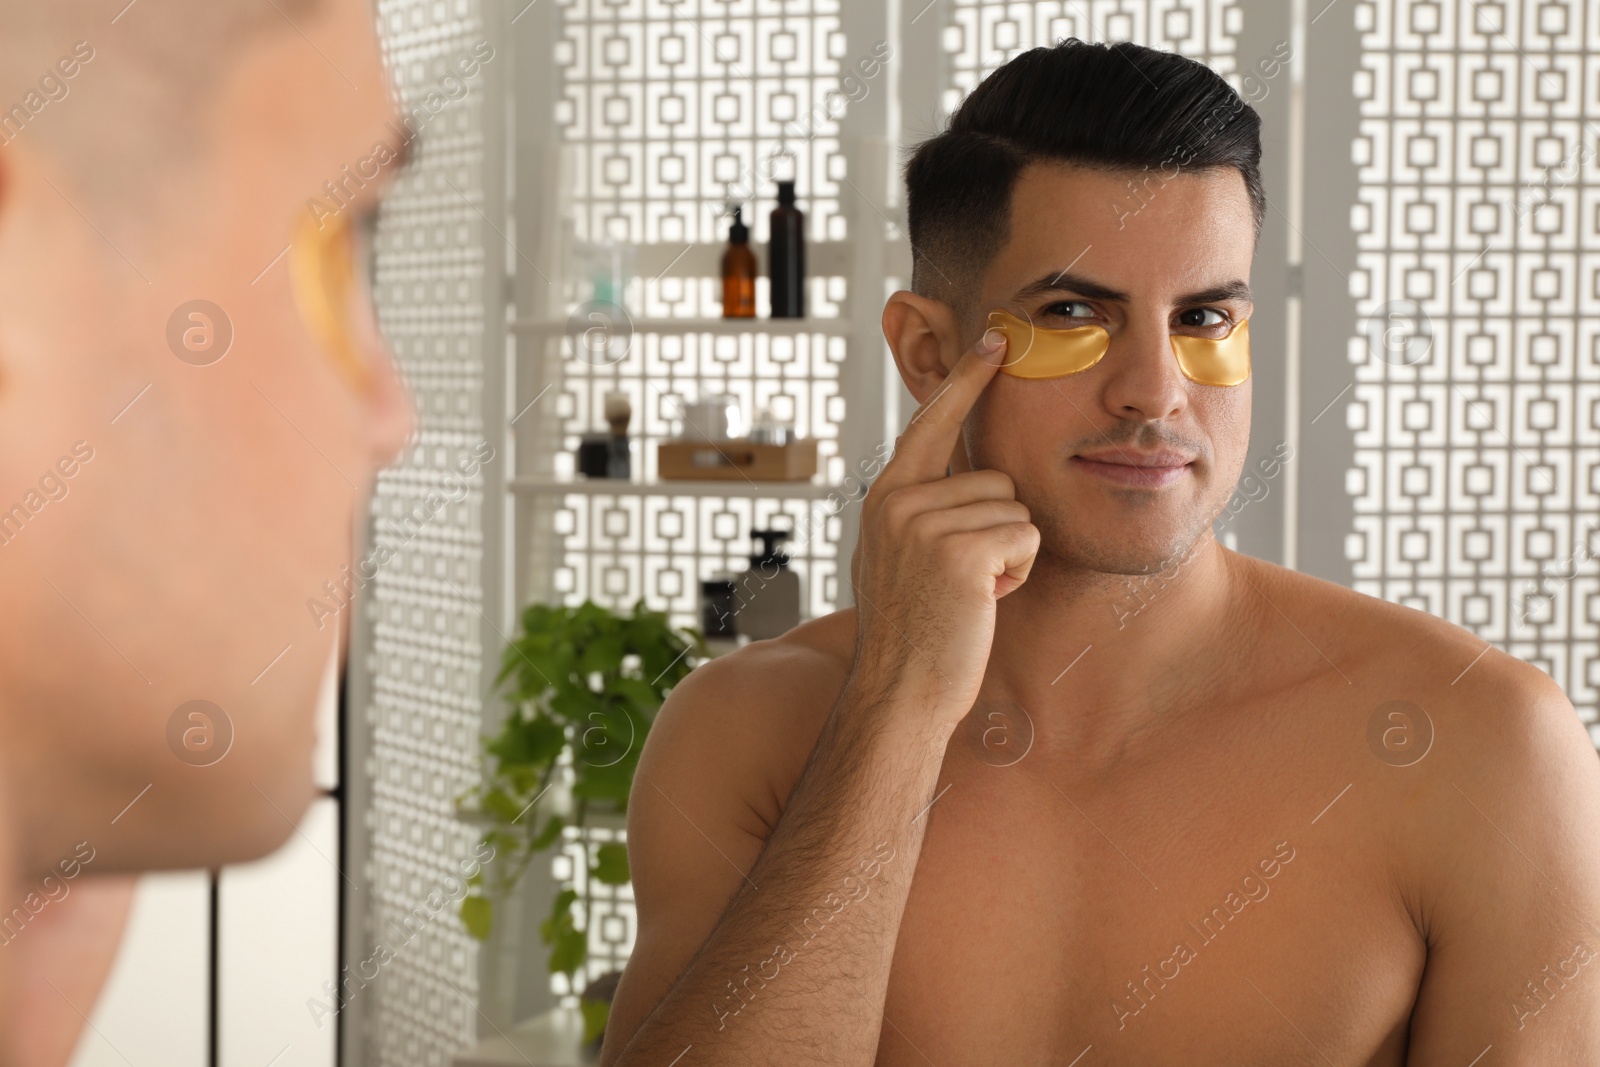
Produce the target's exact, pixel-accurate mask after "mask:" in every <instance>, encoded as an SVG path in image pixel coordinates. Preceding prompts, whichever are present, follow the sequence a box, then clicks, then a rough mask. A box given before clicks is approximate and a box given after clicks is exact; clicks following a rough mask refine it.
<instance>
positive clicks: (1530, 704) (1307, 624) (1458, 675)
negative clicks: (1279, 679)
mask: <svg viewBox="0 0 1600 1067" xmlns="http://www.w3.org/2000/svg"><path fill="white" fill-rule="evenodd" d="M1232 558H1233V562H1234V563H1235V564H1236V565H1237V567H1236V573H1238V574H1240V575H1241V576H1242V577H1243V579H1244V581H1245V582H1246V583H1247V585H1248V587H1249V588H1250V589H1253V590H1254V593H1255V594H1256V595H1257V597H1258V599H1259V601H1260V604H1261V607H1260V613H1261V615H1262V617H1263V618H1264V619H1266V620H1268V623H1269V624H1270V622H1271V621H1272V620H1277V621H1278V622H1280V623H1281V624H1282V629H1281V632H1282V633H1283V634H1285V635H1286V637H1285V640H1288V639H1294V640H1298V641H1300V642H1302V643H1303V644H1307V645H1310V646H1312V647H1314V648H1316V649H1317V650H1318V651H1320V652H1321V653H1322V654H1323V655H1324V657H1325V658H1326V660H1327V661H1328V662H1330V663H1331V664H1332V665H1333V666H1335V667H1337V668H1338V669H1339V671H1340V672H1342V673H1343V674H1344V675H1346V676H1347V680H1348V681H1349V682H1350V683H1351V684H1353V685H1357V686H1361V685H1363V683H1365V684H1367V685H1376V686H1379V687H1382V688H1387V689H1389V690H1392V691H1393V692H1394V693H1395V695H1396V697H1397V698H1402V697H1405V696H1406V695H1408V694H1409V695H1411V696H1412V697H1413V698H1415V697H1416V696H1418V695H1423V694H1427V695H1430V696H1432V697H1433V698H1434V699H1435V700H1442V701H1443V702H1444V705H1443V706H1445V707H1448V708H1449V709H1459V710H1460V711H1461V712H1462V713H1464V714H1466V715H1467V716H1468V717H1469V718H1470V717H1473V716H1475V715H1488V716H1490V717H1491V718H1492V719H1493V723H1490V722H1484V723H1477V724H1475V726H1476V727H1482V728H1487V727H1490V726H1491V725H1498V726H1500V727H1504V728H1516V725H1517V721H1518V720H1519V719H1520V718H1521V717H1522V716H1523V715H1525V714H1531V713H1533V712H1534V711H1535V709H1538V710H1539V711H1551V710H1557V711H1564V712H1565V715H1566V717H1567V718H1569V719H1571V720H1572V723H1573V724H1575V723H1577V718H1576V714H1575V713H1574V712H1573V710H1572V705H1571V703H1570V702H1569V701H1568V700H1567V698H1566V696H1565V694H1564V693H1562V691H1561V688H1560V686H1558V685H1557V684H1556V682H1555V681H1554V680H1553V679H1552V678H1551V677H1550V676H1549V675H1548V674H1546V673H1545V672H1544V671H1542V670H1540V669H1539V668H1538V667H1536V666H1534V665H1533V664H1531V663H1528V662H1527V661H1525V660H1522V659H1518V658H1517V657H1515V656H1511V655H1508V654H1506V653H1505V652H1502V651H1500V649H1499V648H1497V647H1496V646H1495V645H1494V643H1492V642H1490V641H1487V640H1485V639H1484V638H1482V637H1480V636H1478V635H1477V634H1476V633H1474V632H1472V631H1471V630H1468V629H1466V628H1465V627H1462V626H1458V625H1456V624H1455V623H1453V622H1450V621H1448V620H1446V619H1441V618H1439V617H1438V616H1436V615H1433V614H1430V613H1429V612H1426V611H1421V610H1419V609H1417V608H1412V607H1408V606H1407V605H1404V604H1396V603H1393V602H1391V601H1387V600H1381V599H1379V598H1377V597H1373V596H1369V595H1367V594H1365V593H1359V592H1356V591H1355V590H1353V589H1350V588H1348V587H1346V586H1343V585H1339V584H1338V583H1336V582H1330V581H1327V580H1325V579H1322V578H1317V577H1315V576H1313V575H1309V574H1302V573H1300V572H1298V571H1293V570H1289V569H1288V568H1286V567H1280V566H1278V565H1277V564H1274V563H1269V562H1266V561H1264V560H1259V559H1253V558H1250V557H1245V556H1238V555H1237V554H1235V555H1233V557H1232ZM1419 702H1420V701H1419ZM1522 725H1523V726H1528V725H1531V723H1529V722H1523V723H1522ZM1569 725H1570V724H1569ZM1567 732H1571V731H1567ZM1577 733H1579V734H1582V733H1583V731H1582V730H1581V728H1580V729H1579V730H1578V731H1577Z"/></svg>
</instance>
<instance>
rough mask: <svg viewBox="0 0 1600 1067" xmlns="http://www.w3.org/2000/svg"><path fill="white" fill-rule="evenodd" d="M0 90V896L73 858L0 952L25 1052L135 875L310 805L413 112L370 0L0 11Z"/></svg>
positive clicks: (104, 962) (16, 2)
mask: <svg viewBox="0 0 1600 1067" xmlns="http://www.w3.org/2000/svg"><path fill="white" fill-rule="evenodd" d="M0 109H3V110H0V294H3V297H0V519H9V522H7V523H5V524H4V530H5V534H4V536H3V537H0V605H4V612H5V628H4V638H3V640H0V726H3V730H0V733H3V736H4V738H5V743H4V744H3V745H0V893H3V894H4V899H3V903H0V916H4V915H10V914H13V913H14V912H15V909H17V908H22V910H23V912H24V913H28V908H27V907H26V905H25V902H26V901H28V900H30V898H31V899H40V898H41V895H42V894H44V893H45V892H47V891H48V887H49V886H50V885H54V884H55V883H46V881H45V879H46V878H52V877H53V878H56V879H58V880H59V878H60V876H61V873H62V869H61V866H60V865H61V864H62V863H63V862H64V861H67V860H70V859H72V858H73V856H74V855H75V849H78V848H79V847H80V845H82V844H86V846H87V848H88V849H90V850H92V853H93V858H92V860H91V861H90V862H88V863H87V864H83V865H82V868H81V871H79V873H78V874H77V876H76V877H75V878H73V879H72V880H71V881H70V882H68V883H66V884H67V885H68V886H69V887H70V892H68V893H66V894H65V895H60V894H59V893H58V894H57V896H58V898H59V899H56V900H51V902H50V903H49V904H48V905H47V906H44V907H42V908H40V909H39V910H38V911H37V913H36V914H30V918H29V919H28V920H27V922H26V924H25V926H23V927H22V928H21V929H20V932H19V933H17V934H16V935H15V936H13V937H12V938H11V940H9V941H8V942H7V943H6V944H5V945H4V946H3V947H0V980H3V981H4V982H5V983H6V984H5V989H4V991H3V994H0V1010H3V1011H4V1013H5V1017H4V1018H3V1019H0V1035H4V1036H3V1039H0V1041H3V1042H4V1043H6V1044H7V1045H8V1047H7V1048H6V1049H5V1055H6V1058H5V1059H4V1061H3V1062H6V1063H18V1064H27V1065H29V1067H32V1065H35V1064H58V1063H63V1062H65V1060H66V1058H67V1057H68V1055H70V1052H71V1049H72V1046H73V1044H74V1042H75V1040H76V1037H77V1034H78V1032H79V1030H80V1029H81V1027H82V1026H83V1017H84V1016H86V1015H88V1014H89V1013H91V1012H92V1010H93V1005H94V1001H95V997H96V995H97V990H98V988H99V986H100V984H101V982H102V981H103V978H104V975H105V972H106V969H107V967H108V966H109V965H110V961H111V959H112V956H113V953H114V950H115V946H116V942H117V938H118V935H119V933H120V930H121V927H122V924H123V919H124V916H125V913H126V908H127V902H128V895H129V892H130V890H131V880H130V879H129V878H127V877H125V876H126V875H127V874H128V873H130V872H136V871H142V870H149V869H156V868H192V867H215V866H219V865H221V864H225V863H233V862H238V861H241V860H246V859H251V858H254V857H258V856H261V855H263V854H265V853H267V852H270V851H272V850H273V849H275V848H276V847H277V846H278V845H279V844H281V843H282V842H283V841H285V840H286V839H287V838H288V837H289V835H290V834H291V833H292V832H293V822H294V820H296V819H298V818H299V817H300V815H301V814H302V813H303V812H304V811H305V809H306V806H307V804H308V803H309V801H310V799H311V797H312V795H313V787H312V777H311V759H310V756H311V751H312V745H313V741H314V736H313V735H314V731H313V724H312V714H313V709H314V707H315V704H316V698H317V694H318V690H319V686H320V684H321V682H322V679H323V677H324V672H325V670H326V668H327V666H328V663H329V660H330V657H332V656H333V655H335V653H336V650H335V647H334V644H335V641H336V640H337V637H336V635H337V634H338V633H339V632H340V628H339V627H337V626H326V627H323V628H321V629H318V628H317V627H316V626H314V625H312V624H311V623H310V622H309V620H308V618H307V613H306V606H305V605H306V600H307V598H308V597H311V596H314V595H317V594H318V592H319V591H320V590H321V589H322V585H323V582H325V581H327V580H330V579H337V578H338V577H339V576H340V574H341V569H342V568H343V567H344V566H345V565H347V564H349V563H350V562H351V556H352V531H353V529H354V524H355V522H356V520H357V517H358V516H361V515H363V514H364V513H365V507H366V500H367V497H368V493H369V491H370V488H371V485H372V480H373V475H374V472H375V471H376V470H377V469H378V468H379V467H380V466H382V465H383V464H385V463H387V462H389V461H390V460H391V459H392V458H394V457H395V455H396V454H397V453H398V451H399V450H400V449H401V448H402V446H403V445H404V443H405V441H406V440H407V438H408V436H409V434H410V431H411V427H412V424H413V416H412V411H411V404H410V400H409V398H408V396H407V393H406V391H405V389H404V387H403V386H402V384H401V382H400V380H399V377H398V375H397V372H396V368H395V366H394V363H393V360H392V359H391V357H390V354H389V352H388V351H387V349H386V347H385V345H384V344H383V342H382V340H381V338H380V336H379V333H378V329H377V326H376V322H375V319H374V317H373V312H372V307H371V301H370V299H369V297H368V294H367V293H366V291H365V289H364V287H363V285H362V275H363V273H364V271H363V261H364V256H365V254H366V248H365V245H364V239H363V234H364V232H365V230H366V224H367V223H369V222H370V218H371V215H372V213H373V212H374V211H375V209H376V207H377V204H378V201H379V198H380V196H381V194H382V192H383V190H384V188H385V187H386V186H387V184H388V183H389V182H390V181H391V180H392V178H393V175H394V172H395V170H396V169H397V168H398V166H399V165H400V160H401V159H402V156H403V148H404V145H403V144H401V143H397V135H396V130H403V129H404V127H403V126H401V125H400V124H399V123H398V121H397V120H398V118H399V115H398V112H397V109H396V106H395V103H394V98H393V94H392V92H391V88H390V83H389V81H388V77H387V74H386V72H385V70H384V68H383V65H382V62H381V55H380V51H379V45H378V38H377V31H376V22H375V13H374V10H373V6H372V4H371V2H370V0H229V2H227V3H208V2H200V0H183V2H176V0H168V2H162V3H151V2H148V0H146V2H143V3H137V2H136V3H126V2H125V0H117V2H111V3H98V2H87V0H74V2H52V3H48V4H41V3H38V2H36V0H0ZM378 145H383V146H385V150H384V152H383V153H381V155H382V156H383V158H384V159H386V160H388V161H389V165H388V166H386V167H385V168H384V171H383V173H382V174H380V175H379V176H378V177H377V178H376V179H375V180H374V181H371V182H368V183H366V185H365V187H364V188H356V187H355V186H354V185H351V186H349V188H350V190H351V198H350V199H349V200H347V204H346V207H345V208H344V210H343V211H341V212H340V217H339V218H338V219H335V220H327V219H322V220H317V221H320V222H321V223H322V224H323V225H321V226H316V225H313V226H312V227H311V228H310V229H309V230H308V229H307V226H306V223H307V219H308V212H307V202H308V200H310V199H311V198H312V197H316V196H320V195H323V190H324V183H325V182H327V181H329V180H330V179H332V180H337V179H338V178H339V177H340V176H341V173H342V168H344V167H346V166H347V165H353V164H355V163H356V162H357V161H359V160H362V159H367V158H371V157H373V155H374V149H375V146H378ZM291 245H292V246H293V247H292V248H291ZM19 509H20V511H19ZM197 700H199V701H204V702H207V703H208V704H209V705H210V706H213V707H215V708H216V709H219V710H220V713H221V715H220V716H217V715H213V714H207V715H205V716H202V718H203V719H205V723H204V724H202V725H196V724H197V723H200V722H201V720H196V719H192V718H184V719H183V720H182V722H181V723H180V728H179V729H178V730H177V731H176V735H177V737H178V740H177V741H176V742H172V743H169V726H170V725H171V723H172V722H173V717H174V715H175V714H176V713H177V712H178V709H180V707H182V706H184V705H186V704H188V703H189V702H191V701H197ZM184 724H187V725H184ZM191 728H193V729H202V731H204V730H208V729H212V728H216V729H227V730H230V731H231V735H232V736H231V747H230V748H229V749H228V750H227V752H226V754H225V756H224V757H223V758H221V759H220V760H218V761H216V762H214V763H210V764H205V761H204V760H199V759H195V758H193V756H192V754H190V752H189V750H188V749H186V748H185V747H184V746H185V744H186V743H188V742H193V743H196V744H201V745H204V744H208V743H210V742H209V741H208V740H207V738H205V737H201V736H199V735H196V734H194V733H193V732H192V731H191ZM184 738H187V739H188V741H187V742H186V741H185V740H184ZM174 746H176V747H174ZM186 755H188V756H189V758H187V759H186V758H185V756H186ZM202 764H203V765H202ZM113 820H114V821H113ZM119 876H121V877H119ZM80 1013H81V1014H80Z"/></svg>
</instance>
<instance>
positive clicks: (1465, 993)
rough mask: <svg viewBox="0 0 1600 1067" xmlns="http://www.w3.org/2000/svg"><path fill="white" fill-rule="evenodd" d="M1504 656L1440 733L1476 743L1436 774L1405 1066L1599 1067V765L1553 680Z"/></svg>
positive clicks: (1440, 737) (1442, 739)
mask: <svg viewBox="0 0 1600 1067" xmlns="http://www.w3.org/2000/svg"><path fill="white" fill-rule="evenodd" d="M1491 656H1492V657H1493V659H1494V660H1498V661H1499V662H1497V663H1496V662H1492V661H1490V660H1486V661H1485V662H1484V663H1482V664H1479V665H1478V668H1479V669H1482V668H1485V667H1487V668H1489V669H1488V670H1485V671H1484V675H1483V678H1482V680H1481V681H1480V682H1479V683H1478V684H1480V685H1483V686H1484V691H1483V692H1481V693H1479V694H1474V695H1473V697H1472V698H1471V703H1472V704H1473V705H1474V706H1472V707H1470V708H1466V709H1464V713H1463V714H1460V715H1452V717H1451V718H1450V719H1448V720H1443V721H1440V722H1439V723H1438V724H1437V726H1436V729H1437V744H1438V745H1439V746H1441V747H1443V746H1445V745H1446V743H1447V741H1446V738H1447V731H1449V732H1451V733H1456V734H1459V735H1467V736H1465V737H1462V738H1461V739H1460V740H1459V742H1458V745H1457V747H1456V749H1455V750H1454V751H1449V752H1441V753H1440V754H1441V755H1447V756H1448V757H1449V758H1448V759H1445V760H1441V761H1439V765H1438V766H1436V767H1434V768H1431V770H1432V772H1433V776H1432V778H1431V780H1430V783H1429V789H1428V793H1429V794H1430V796H1429V798H1428V801H1427V804H1426V807H1427V809H1428V810H1429V811H1430V812H1431V813H1432V814H1431V815H1430V818H1429V822H1430V823H1431V824H1432V826H1433V830H1434V831H1436V832H1434V833H1433V834H1431V837H1432V840H1431V841H1429V842H1427V843H1426V844H1425V846H1424V849H1423V852H1424V855H1423V856H1422V857H1421V859H1422V861H1423V862H1424V863H1425V864H1426V867H1427V871H1428V874H1427V875H1426V880H1425V882H1424V883H1423V884H1424V886H1425V890H1424V893H1425V896H1424V899H1423V901H1422V902H1421V903H1422V910H1423V912H1424V919H1425V926H1426V929H1425V931H1424V932H1425V936H1426V938H1427V942H1428V962H1427V966H1426V968H1425V970H1424V973H1423V979H1422V987H1421V989H1420V991H1419V993H1418V996H1417V1003H1416V1008H1415V1009H1414V1011H1413V1013H1412V1021H1411V1046H1410V1054H1409V1056H1408V1058H1407V1061H1406V1062H1407V1064H1408V1065H1409V1067H1436V1065H1437V1067H1445V1065H1454V1067H1464V1065H1465V1064H1468V1063H1474V1062H1479V1061H1478V1060H1476V1059H1475V1057H1480V1056H1482V1057H1483V1060H1482V1063H1483V1064H1488V1063H1500V1064H1512V1063H1514V1064H1519V1065H1521V1064H1551V1065H1557V1064H1559V1065H1562V1067H1567V1065H1572V1064H1580V1063H1583V1064H1593V1063H1600V760H1597V759H1596V756H1595V751H1594V748H1593V746H1592V745H1591V744H1590V741H1589V736H1588V733H1587V732H1586V731H1585V730H1584V728H1583V726H1582V724H1581V723H1580V722H1579V720H1578V716H1577V714H1576V713H1575V712H1574V711H1573V708H1572V705H1571V703H1569V702H1568V700H1567V698H1566V696H1565V695H1564V694H1563V693H1562V692H1561V690H1560V688H1559V687H1558V686H1557V685H1556V684H1555V682H1553V681H1551V680H1550V678H1549V677H1548V676H1547V675H1545V674H1544V673H1543V672H1542V671H1540V670H1538V669H1537V668H1535V667H1532V666H1529V665H1527V664H1524V663H1520V662H1516V661H1513V660H1511V658H1510V657H1506V656H1502V655H1500V654H1499V653H1491ZM1468 678H1469V679H1470V678H1471V676H1470V675H1469V676H1468ZM1463 685H1465V682H1463ZM1490 1049H1492V1051H1489V1052H1488V1055H1487V1056H1485V1055H1484V1053H1485V1051H1486V1050H1490Z"/></svg>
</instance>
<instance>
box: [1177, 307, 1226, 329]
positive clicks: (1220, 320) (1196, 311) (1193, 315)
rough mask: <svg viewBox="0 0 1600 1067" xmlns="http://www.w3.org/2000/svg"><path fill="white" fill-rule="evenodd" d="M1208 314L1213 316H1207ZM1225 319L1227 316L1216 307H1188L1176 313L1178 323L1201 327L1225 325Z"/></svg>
mask: <svg viewBox="0 0 1600 1067" xmlns="http://www.w3.org/2000/svg"><path fill="white" fill-rule="evenodd" d="M1208 316H1214V317H1211V318H1208ZM1227 321H1228V316H1226V315H1224V314H1223V313H1222V312H1220V311H1218V310H1217V309H1216V308H1190V309H1189V310H1188V311H1184V312H1180V313H1179V315H1178V322H1179V324H1180V325H1183V326H1196V327H1199V328H1201V329H1204V328H1206V327H1210V326H1222V325H1225V324H1226V323H1227Z"/></svg>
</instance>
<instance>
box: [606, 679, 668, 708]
mask: <svg viewBox="0 0 1600 1067" xmlns="http://www.w3.org/2000/svg"><path fill="white" fill-rule="evenodd" d="M656 673H657V674H659V673H660V672H659V671H657V672H656ZM606 692H607V693H608V694H613V695H615V696H617V697H620V698H622V699H623V700H626V701H627V702H628V703H629V704H630V705H632V707H633V708H634V710H636V711H640V712H646V711H654V710H655V709H656V708H658V707H660V706H661V692H660V691H659V690H658V689H657V688H656V687H655V686H653V685H651V684H650V683H649V682H647V681H644V680H643V679H642V678H613V679H611V681H610V682H609V683H608V684H607V685H606Z"/></svg>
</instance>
